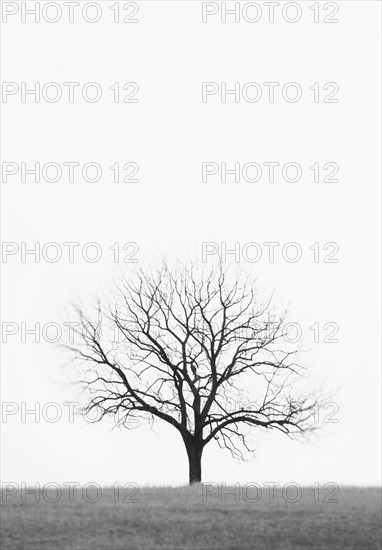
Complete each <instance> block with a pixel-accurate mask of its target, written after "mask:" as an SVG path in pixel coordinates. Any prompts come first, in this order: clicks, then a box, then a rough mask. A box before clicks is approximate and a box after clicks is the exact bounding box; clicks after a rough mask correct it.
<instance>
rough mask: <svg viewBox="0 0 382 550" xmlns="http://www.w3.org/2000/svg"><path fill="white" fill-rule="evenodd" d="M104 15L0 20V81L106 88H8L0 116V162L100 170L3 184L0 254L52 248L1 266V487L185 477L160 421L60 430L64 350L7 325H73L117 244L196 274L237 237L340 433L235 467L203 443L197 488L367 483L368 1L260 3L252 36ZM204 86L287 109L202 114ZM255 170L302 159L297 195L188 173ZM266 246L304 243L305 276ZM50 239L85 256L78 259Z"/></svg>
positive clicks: (376, 354)
mask: <svg viewBox="0 0 382 550" xmlns="http://www.w3.org/2000/svg"><path fill="white" fill-rule="evenodd" d="M3 4H7V2H3ZM18 4H22V3H20V2H19V3H18ZM28 4H31V3H30V2H29V3H28ZM40 4H41V6H42V5H43V4H44V2H43V3H40ZM82 4H83V2H82ZM99 4H100V5H101V7H102V18H101V20H100V21H99V22H98V23H95V24H89V23H86V22H84V21H83V20H82V18H81V17H78V18H76V20H75V22H74V23H72V24H70V23H67V22H66V18H65V17H63V20H61V21H59V22H57V23H55V24H49V23H47V22H46V21H41V22H40V23H37V24H36V23H34V22H33V20H30V19H27V21H26V22H25V23H22V22H21V15H20V13H17V14H15V15H14V16H11V17H9V20H8V22H7V23H4V24H3V25H2V51H3V55H2V67H3V68H2V79H3V82H16V83H19V84H20V83H21V82H26V83H27V84H28V86H30V85H31V84H32V83H35V82H41V83H42V86H43V85H44V83H47V82H57V83H61V84H62V83H63V82H80V83H81V86H82V84H86V83H87V82H98V83H99V85H100V86H101V87H102V89H103V91H104V95H103V98H102V100H101V101H100V102H98V103H87V102H85V101H83V100H82V99H81V98H80V97H78V100H77V99H76V101H75V102H74V103H68V102H67V101H66V100H65V101H64V100H62V101H60V102H58V103H47V102H46V101H44V100H42V101H41V102H40V103H35V102H34V101H33V100H32V99H29V100H28V101H27V102H26V103H22V102H21V95H20V93H17V94H15V95H14V96H9V97H8V99H7V102H6V103H3V104H2V112H3V138H4V139H5V142H3V148H2V162H3V163H4V162H14V163H17V164H18V165H20V164H21V163H22V162H25V163H26V164H27V165H28V167H30V165H31V164H34V163H35V162H40V163H41V164H42V165H43V164H45V163H48V162H56V163H59V164H60V165H62V164H63V163H64V162H79V163H81V165H83V164H86V163H88V162H96V163H98V164H99V165H100V166H101V167H102V170H103V174H104V175H103V177H102V179H101V181H99V182H98V183H89V182H83V181H81V178H77V180H76V181H75V182H74V183H69V182H68V181H67V178H66V177H63V178H62V180H61V181H60V182H57V183H49V182H47V181H42V182H41V183H36V182H34V180H33V178H31V177H28V178H27V180H26V182H24V183H23V182H21V181H20V176H19V174H17V175H15V176H10V177H9V179H8V181H7V182H4V181H3V183H2V196H3V212H2V213H3V216H2V240H3V242H15V243H16V245H17V246H18V247H19V249H21V244H20V243H22V242H26V243H28V246H29V247H31V245H32V244H33V243H36V242H39V243H41V246H43V245H44V244H45V243H48V242H57V243H60V244H61V246H62V250H63V258H62V259H61V260H60V261H58V262H57V263H48V262H46V261H45V260H44V259H42V260H41V261H40V262H36V261H35V260H34V259H33V257H32V256H27V260H26V262H22V261H21V260H22V256H21V253H20V252H16V253H15V254H14V255H13V256H8V257H6V258H4V256H3V264H2V271H3V289H2V322H3V330H4V323H10V322H13V323H17V327H18V332H17V333H16V334H15V335H10V336H8V339H7V342H6V343H4V345H3V351H2V400H3V402H4V403H15V405H14V411H18V412H15V414H13V415H9V416H8V417H7V418H5V417H4V415H3V421H2V425H1V426H2V433H3V446H2V458H3V460H2V479H3V481H14V482H19V483H20V482H22V481H25V482H27V483H34V482H36V481H39V482H41V483H45V482H48V481H56V482H58V483H62V482H64V481H78V482H80V483H86V482H89V481H96V482H98V483H100V484H103V483H110V484H111V483H113V482H115V481H135V482H137V483H150V484H177V483H184V482H186V481H187V463H186V454H185V451H184V448H183V443H182V441H181V439H180V437H179V435H178V433H177V432H176V431H175V430H172V429H171V428H169V427H167V426H161V425H159V424H158V425H157V428H156V432H157V433H156V434H155V433H153V432H151V431H150V430H149V428H148V426H144V427H143V428H142V429H140V430H137V431H133V432H121V431H118V430H114V431H113V432H111V426H112V423H111V422H104V423H102V424H96V425H91V424H88V423H85V422H84V421H83V420H82V419H80V418H76V420H75V421H74V422H70V421H69V418H68V413H67V411H68V408H67V407H65V406H64V405H63V403H65V402H75V401H77V394H76V390H75V389H73V388H72V387H70V386H69V385H68V384H67V382H68V381H70V373H69V371H68V370H63V369H62V368H61V367H60V365H61V364H62V362H63V360H64V358H63V356H62V353H61V352H60V350H59V349H57V347H55V346H53V345H50V344H49V343H47V342H44V341H42V342H40V343H38V342H35V341H34V340H35V339H34V337H33V336H31V335H30V336H27V337H26V338H25V339H26V342H22V323H25V325H24V326H25V327H26V328H32V327H33V326H34V324H35V323H37V322H38V323H40V324H41V326H43V325H45V324H46V323H50V322H56V323H60V322H61V323H62V322H63V320H64V321H72V320H73V317H71V316H67V317H65V314H63V311H65V310H66V308H67V306H68V304H69V303H70V302H71V301H73V300H76V299H77V298H78V297H81V301H82V302H83V303H85V304H86V303H88V302H89V299H90V297H91V296H92V295H93V294H94V293H96V292H98V291H100V290H102V289H104V288H105V287H108V285H109V283H110V281H111V278H112V276H113V273H115V272H116V271H117V272H119V271H121V270H122V271H124V272H128V270H129V267H130V266H129V265H123V264H122V263H121V262H119V263H115V262H113V253H112V251H111V250H110V249H109V247H110V246H112V245H113V243H116V242H119V243H121V247H122V246H123V244H124V243H128V242H135V243H137V245H138V246H139V252H138V253H137V255H136V257H137V258H138V259H139V260H140V262H142V263H145V264H148V263H155V261H159V260H160V258H161V257H163V256H165V255H167V256H170V257H172V258H176V257H181V258H186V257H191V258H192V259H194V260H195V261H196V260H199V261H201V250H202V243H203V242H207V241H212V242H217V243H222V242H226V243H227V247H228V248H232V247H233V246H234V243H235V242H238V243H239V246H240V250H242V249H243V247H244V246H245V244H246V243H249V242H256V243H259V244H260V245H262V247H263V250H264V255H263V257H262V259H261V261H259V262H258V263H256V264H251V263H248V262H245V261H243V258H242V263H243V264H244V265H245V267H246V269H248V270H250V271H251V272H252V273H254V274H258V275H261V276H262V277H261V278H262V281H263V284H264V288H265V289H273V288H274V289H276V292H277V296H278V298H277V299H278V300H279V303H280V304H282V303H291V304H292V307H291V321H295V322H299V323H300V324H301V326H302V330H303V336H304V346H305V348H307V352H306V354H305V356H304V361H305V362H306V363H308V364H310V365H311V367H312V373H313V379H314V380H315V381H317V382H316V383H317V384H319V383H320V381H322V380H324V381H325V384H326V386H327V387H329V388H334V387H338V386H339V387H340V391H339V393H338V396H337V397H336V399H335V401H336V402H337V403H338V406H339V411H338V413H337V418H338V419H339V422H338V423H336V424H329V425H328V426H327V429H326V430H325V431H324V432H323V433H322V435H321V436H320V438H319V439H318V440H313V441H312V442H310V443H304V444H302V443H297V442H291V441H289V440H288V439H287V438H283V437H280V436H274V435H268V436H259V437H258V438H257V440H258V442H259V446H258V454H257V459H256V461H255V462H253V463H249V464H244V465H239V464H238V463H237V462H235V461H233V460H232V459H231V458H230V455H229V453H228V452H224V451H221V450H220V449H219V448H214V447H213V446H210V447H207V449H206V451H205V454H204V462H203V473H204V475H203V477H204V479H205V480H206V481H226V482H227V483H229V482H236V481H237V482H248V481H262V482H263V481H279V482H282V483H286V482H289V481H295V482H298V483H307V484H313V483H314V482H322V481H333V482H336V483H347V484H366V485H367V484H377V483H380V468H379V464H380V344H379V341H380V315H379V314H380V309H379V303H380V300H379V299H380V293H379V285H378V280H379V275H380V261H379V250H380V242H379V236H378V235H379V230H378V228H379V216H378V214H379V211H378V205H379V202H380V191H379V189H380V171H379V151H380V106H379V96H380V75H379V71H380V68H379V67H380V53H379V52H380V28H379V21H380V10H381V7H380V3H379V2H376V1H366V2H358V1H340V2H337V4H338V5H339V6H340V11H339V13H338V14H337V17H338V18H339V19H340V22H339V23H337V24H323V23H318V24H314V23H313V22H312V18H313V12H312V10H309V6H311V5H312V4H313V2H307V1H304V2H300V6H302V7H301V9H302V17H301V20H300V21H299V22H297V23H295V24H291V23H287V22H285V21H283V20H282V18H281V17H280V14H279V12H276V14H278V16H277V17H276V20H275V22H274V23H273V24H271V23H269V22H268V21H267V15H266V13H267V12H266V10H265V8H264V6H263V10H264V11H263V17H262V18H261V20H260V21H259V22H258V23H256V24H250V23H247V22H245V21H243V19H242V18H241V21H240V22H239V23H233V22H227V23H225V24H224V23H221V22H220V18H219V17H220V15H219V14H217V15H216V16H212V17H210V18H209V19H208V21H209V22H208V23H206V24H203V23H202V22H201V9H202V8H201V3H200V2H197V1H195V2H194V1H190V2H187V1H182V2H163V1H156V2H140V3H139V8H140V11H139V13H138V15H137V17H138V18H139V23H137V24H123V23H119V24H115V23H113V20H112V12H111V11H110V10H109V7H110V5H111V4H112V3H111V2H102V3H99ZM121 4H123V2H122V3H121ZM242 4H243V3H242ZM258 4H259V5H263V3H262V2H258ZM3 9H4V8H3ZM321 15H322V14H321ZM324 15H326V14H324ZM333 17H334V16H333ZM132 81H133V82H137V83H138V84H139V87H140V92H139V94H138V96H139V99H140V101H139V103H132V104H125V103H113V101H112V99H111V97H112V95H111V91H110V90H108V87H109V86H111V85H112V84H113V83H115V82H120V83H125V82H132ZM205 81H207V82H217V83H221V82H224V81H225V82H227V87H231V86H232V85H233V83H234V82H240V83H242V84H245V83H247V82H257V83H260V84H262V83H264V82H270V81H272V82H275V81H276V82H280V83H281V85H283V84H285V83H288V82H297V83H299V84H300V85H301V87H302V89H303V97H302V99H301V101H299V102H297V103H288V102H286V101H284V100H283V99H282V98H281V96H280V92H279V91H278V90H277V89H276V100H275V102H274V103H269V102H268V101H267V100H266V99H261V100H260V101H259V102H257V103H250V102H246V101H243V100H241V101H240V102H239V103H235V102H234V101H233V100H232V96H231V97H230V98H229V99H228V100H227V102H226V103H221V102H220V100H219V96H218V95H215V96H213V97H210V98H209V99H208V101H207V103H202V101H201V97H202V94H201V90H202V82H205ZM314 82H319V83H323V84H324V83H326V82H336V83H338V85H339V87H340V91H339V92H338V94H337V97H338V98H339V99H340V101H339V103H323V102H319V103H314V102H313V101H312V92H311V91H309V90H308V88H309V86H311V85H312V84H313V83H314ZM63 89H64V88H63ZM329 91H330V90H329ZM64 93H65V89H64ZM264 94H265V92H264ZM267 161H275V162H279V163H281V165H283V164H284V163H287V162H292V161H293V162H297V163H299V164H300V165H301V167H302V170H303V176H302V178H301V180H300V181H299V182H297V183H288V182H286V181H281V179H280V177H278V178H277V181H275V182H274V183H269V182H267V181H266V180H265V179H263V180H261V181H260V182H258V183H250V182H245V181H241V182H239V183H235V182H234V181H233V179H232V178H231V179H229V180H228V181H227V182H226V183H222V182H221V181H220V179H219V177H218V176H215V177H214V178H211V179H209V180H208V182H207V183H203V182H202V179H201V173H202V170H201V165H202V163H203V162H216V163H219V164H220V163H221V162H226V163H227V164H232V163H234V162H240V163H241V165H244V164H246V163H248V162H257V163H258V164H262V163H263V162H267ZM115 162H119V163H121V164H124V163H126V162H135V163H137V164H138V165H139V166H140V171H139V174H138V176H137V177H139V180H140V181H139V183H121V182H120V183H114V182H113V181H112V173H111V171H110V170H109V169H108V167H109V166H111V165H112V164H114V163H115ZM315 162H319V163H321V164H325V163H326V162H335V163H337V164H338V165H339V166H340V172H339V174H338V177H339V179H340V181H339V183H324V182H321V183H314V182H313V181H312V171H311V170H309V169H308V167H309V166H311V165H313V164H314V163H315ZM270 241H277V242H280V243H281V245H284V244H285V243H288V242H291V241H293V242H297V243H299V245H300V246H301V249H302V251H303V256H302V258H301V261H299V262H297V263H289V262H287V261H285V260H284V259H283V258H282V257H281V255H280V253H276V261H275V262H274V263H269V261H267V259H266V254H265V253H266V248H264V246H263V243H264V242H270ZM64 242H79V243H81V244H80V247H79V248H78V249H76V250H77V252H76V256H75V261H74V262H73V263H70V262H68V260H67V248H65V247H63V245H62V243H64ZM89 242H96V243H99V245H100V247H102V258H101V260H100V261H99V262H95V263H89V262H86V261H84V260H83V259H82V257H81V255H80V253H78V251H79V250H80V249H81V248H82V246H83V245H85V244H86V243H89ZM315 242H318V243H320V246H322V245H323V244H325V243H327V242H335V243H337V244H338V246H339V249H340V251H339V253H338V254H337V255H336V258H338V259H339V262H338V263H323V262H322V261H320V262H319V263H314V262H313V261H312V251H310V250H309V247H310V246H311V245H312V244H313V243H315ZM229 261H231V262H232V261H233V257H232V256H231V257H230V260H229ZM315 322H317V323H319V324H320V326H323V325H324V324H325V323H327V322H335V323H337V325H338V326H339V327H340V330H339V334H338V338H339V342H338V343H335V344H330V343H323V342H322V339H321V341H320V342H319V343H314V341H313V338H312V334H313V333H312V331H311V330H309V329H308V327H309V326H311V325H313V324H314V323H315ZM6 326H7V327H9V325H6ZM325 335H326V333H324V336H325ZM3 341H4V334H3ZM23 402H24V403H26V406H27V407H28V408H33V406H34V404H35V403H40V407H41V408H43V407H44V405H45V404H46V403H49V402H54V403H57V404H58V406H59V407H60V408H61V410H62V411H63V413H62V418H61V419H60V420H59V421H58V422H56V423H51V422H48V421H46V420H44V418H41V420H40V421H39V422H37V421H35V419H33V417H32V416H31V415H29V416H27V419H26V422H22V415H21V409H22V407H23V405H22V403H23ZM8 410H9V409H8ZM157 434H159V435H157Z"/></svg>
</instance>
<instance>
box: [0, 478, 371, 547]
mask: <svg viewBox="0 0 382 550" xmlns="http://www.w3.org/2000/svg"><path fill="white" fill-rule="evenodd" d="M231 490H232V494H229V489H228V488H227V489H226V491H225V492H224V489H221V488H218V487H217V486H213V485H205V486H204V488H203V487H202V486H194V487H191V488H190V487H181V488H148V487H143V488H139V489H138V488H137V489H134V488H130V490H126V489H122V488H121V490H120V491H119V493H118V492H117V491H113V490H111V489H103V490H102V494H101V495H100V494H98V501H97V502H94V503H91V502H87V500H89V499H92V498H93V497H94V498H96V497H97V494H96V493H95V490H94V492H92V490H90V489H89V490H88V492H87V495H86V496H87V498H84V496H83V494H82V491H81V490H79V489H77V490H73V491H72V492H71V494H69V490H68V489H65V490H63V492H62V495H61V498H60V499H59V500H58V501H57V502H55V503H52V502H48V501H47V499H52V500H53V499H54V497H55V495H56V494H57V493H56V492H55V491H50V490H49V491H45V493H43V492H42V493H41V495H40V497H41V498H40V502H35V500H37V499H36V498H35V497H34V496H33V495H26V502H23V500H25V499H23V498H22V493H21V490H20V491H18V492H17V493H16V494H14V495H10V496H9V495H8V496H7V498H6V502H4V500H5V495H4V493H3V495H2V497H3V498H2V505H1V507H2V522H1V535H2V536H1V548H2V549H3V550H13V549H19V550H32V549H33V550H48V549H49V550H52V549H68V550H86V549H92V550H117V549H128V550H135V549H139V550H152V549H153V550H154V549H155V550H156V549H166V550H167V549H174V550H175V549H189V550H191V549H192V550H194V549H195V550H196V549H200V550H209V549H216V550H223V549H235V550H241V549H243V550H244V549H248V550H249V549H251V550H292V549H293V550H307V549H309V550H316V549H317V550H318V549H325V550H326V549H330V550H331V549H333V550H345V549H346V550H348V549H354V550H377V549H380V548H381V490H380V489H379V488H354V487H343V488H340V490H339V492H338V493H337V494H336V495H335V496H333V497H332V498H330V497H328V495H330V491H325V492H324V493H322V495H321V494H319V496H318V499H317V495H316V500H318V502H315V495H314V493H313V491H312V490H311V489H308V488H304V489H303V491H302V497H301V499H300V500H298V501H297V502H294V503H293V502H288V501H287V500H286V499H285V497H283V494H282V492H281V490H277V489H275V491H274V499H273V502H271V500H272V497H271V492H270V490H269V489H266V488H264V487H263V488H262V494H261V498H259V495H257V496H256V492H255V490H253V491H252V490H248V491H245V490H244V491H243V490H242V488H238V487H237V488H236V490H235V488H233V489H232V488H231ZM210 493H213V494H210ZM295 494H296V492H293V490H292V489H291V490H290V492H288V497H287V498H288V499H291V500H293V499H294V495H295ZM325 497H326V500H328V498H329V499H330V500H338V502H324V498H325ZM257 499H258V501H257V502H254V501H255V500H257ZM70 500H72V501H73V502H70ZM115 500H117V501H118V500H119V502H115ZM124 500H126V502H124ZM134 501H136V502H134Z"/></svg>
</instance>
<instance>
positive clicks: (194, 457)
mask: <svg viewBox="0 0 382 550" xmlns="http://www.w3.org/2000/svg"><path fill="white" fill-rule="evenodd" d="M186 449H187V456H188V464H189V480H190V485H192V484H193V483H199V482H200V481H202V452H203V447H202V446H201V445H200V444H199V443H198V442H195V441H191V442H189V443H188V444H187V445H186Z"/></svg>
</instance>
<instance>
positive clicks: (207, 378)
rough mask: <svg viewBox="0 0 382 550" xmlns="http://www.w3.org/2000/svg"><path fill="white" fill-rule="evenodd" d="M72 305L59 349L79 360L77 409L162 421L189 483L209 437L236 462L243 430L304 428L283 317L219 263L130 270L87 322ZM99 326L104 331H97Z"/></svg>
mask: <svg viewBox="0 0 382 550" xmlns="http://www.w3.org/2000/svg"><path fill="white" fill-rule="evenodd" d="M77 312H78V314H79V320H80V329H78V330H76V331H75V332H76V334H77V336H78V339H77V338H76V339H75V340H76V342H75V343H74V344H69V345H68V346H67V347H68V348H69V349H70V350H71V351H72V352H74V355H75V358H76V359H79V360H81V362H85V363H87V364H88V366H89V368H86V369H85V372H86V376H85V380H84V382H85V383H86V385H87V387H88V389H89V390H90V394H89V395H90V397H89V401H88V402H87V404H86V406H85V410H86V411H87V412H90V411H92V410H94V409H98V410H99V412H100V414H98V419H99V420H101V419H102V418H103V417H104V416H106V415H112V416H115V417H117V418H118V423H119V424H120V425H123V426H125V427H126V428H130V427H135V426H136V423H137V419H146V420H149V421H150V422H153V421H154V420H155V419H160V420H163V421H164V422H167V423H168V424H171V426H173V427H174V428H175V429H176V430H177V431H178V432H179V433H180V435H181V436H182V439H183V442H184V445H185V447H186V451H187V456H188V462H189V481H190V483H194V482H200V481H201V479H202V468H201V460H202V453H203V449H204V448H205V446H206V445H207V444H208V443H210V442H211V441H213V440H216V441H217V442H218V444H219V445H220V446H221V447H223V448H227V449H229V450H230V451H231V454H232V455H233V456H234V457H238V458H241V459H243V458H244V455H243V451H246V450H247V451H253V450H252V449H251V448H250V447H249V443H248V434H249V428H251V427H255V428H259V429H264V430H272V429H276V430H279V431H280V432H283V433H285V434H287V435H289V436H292V437H293V436H294V435H296V434H303V433H305V432H307V431H309V430H311V429H313V428H312V426H313V423H312V422H311V419H312V417H313V415H314V410H315V407H316V405H317V401H316V399H315V398H314V396H312V395H311V394H307V393H303V394H301V393H300V394H297V395H296V391H294V390H295V389H296V386H295V383H296V379H301V377H302V375H303V373H304V369H303V368H302V367H301V366H299V365H297V364H296V363H295V361H294V359H295V354H296V350H294V349H289V348H290V344H289V343H288V342H287V341H286V340H285V337H284V336H285V334H284V331H285V319H284V315H282V316H277V315H275V314H274V313H273V311H272V309H271V305H270V301H269V302H268V303H261V302H260V301H259V297H258V295H257V292H256V288H255V285H254V284H251V283H249V282H248V281H247V280H244V281H243V279H242V277H241V276H240V275H239V274H236V275H235V277H234V278H233V279H230V278H229V277H228V274H227V271H225V270H224V269H223V267H222V265H221V264H220V265H219V266H218V268H217V269H216V270H215V271H213V270H209V271H208V272H206V271H202V272H200V271H198V269H197V268H192V267H191V268H190V269H187V268H183V269H178V270H176V271H171V270H170V269H169V268H168V267H167V266H166V265H164V266H163V267H162V268H161V269H159V270H158V271H157V272H155V273H154V274H146V273H145V272H143V271H142V270H140V271H138V272H137V273H136V274H135V277H134V278H133V279H132V280H123V281H122V282H121V283H120V284H119V285H118V298H117V299H116V300H115V303H114V304H113V306H111V307H110V305H108V306H107V307H106V308H105V309H104V308H103V306H101V303H100V302H98V306H97V315H98V320H97V323H94V322H93V323H91V322H90V321H89V319H88V317H87V316H86V315H85V314H84V313H83V312H82V311H81V310H78V309H77ZM105 323H107V327H108V333H109V334H110V323H111V324H112V327H113V329H114V338H111V339H109V340H108V339H107V338H105V336H104V332H105V331H104V330H101V331H100V329H103V328H104V327H105ZM132 419H134V421H133V422H132Z"/></svg>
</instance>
